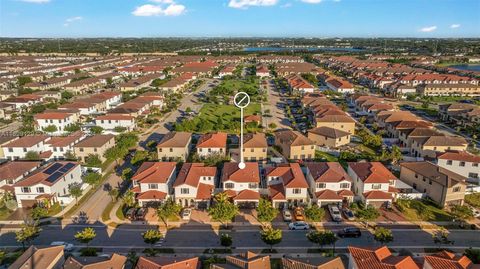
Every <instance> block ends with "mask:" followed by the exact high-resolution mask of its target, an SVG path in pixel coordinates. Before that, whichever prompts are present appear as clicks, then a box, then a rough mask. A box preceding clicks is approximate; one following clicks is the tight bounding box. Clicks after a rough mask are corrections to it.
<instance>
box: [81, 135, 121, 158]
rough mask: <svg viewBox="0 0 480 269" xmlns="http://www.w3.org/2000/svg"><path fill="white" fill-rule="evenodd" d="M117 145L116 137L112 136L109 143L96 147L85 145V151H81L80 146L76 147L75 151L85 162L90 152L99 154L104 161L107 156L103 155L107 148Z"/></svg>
mask: <svg viewBox="0 0 480 269" xmlns="http://www.w3.org/2000/svg"><path fill="white" fill-rule="evenodd" d="M113 146H115V138H114V137H112V139H110V141H108V143H105V144H104V145H103V146H101V147H98V148H94V147H83V148H82V149H83V151H81V150H80V149H81V148H80V147H74V148H73V151H74V153H75V156H76V157H77V158H80V161H82V162H85V158H86V157H88V155H89V154H94V155H95V154H97V155H98V156H99V157H100V160H101V161H102V162H104V161H105V160H106V158H105V157H104V156H103V155H104V154H105V151H107V149H109V148H111V147H113Z"/></svg>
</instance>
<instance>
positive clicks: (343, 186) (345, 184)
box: [340, 183, 350, 189]
mask: <svg viewBox="0 0 480 269" xmlns="http://www.w3.org/2000/svg"><path fill="white" fill-rule="evenodd" d="M340 189H350V184H348V183H341V184H340Z"/></svg>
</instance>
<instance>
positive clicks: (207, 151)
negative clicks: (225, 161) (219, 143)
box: [197, 148, 227, 157]
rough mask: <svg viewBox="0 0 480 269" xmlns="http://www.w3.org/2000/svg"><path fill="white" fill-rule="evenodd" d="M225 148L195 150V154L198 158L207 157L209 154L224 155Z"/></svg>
mask: <svg viewBox="0 0 480 269" xmlns="http://www.w3.org/2000/svg"><path fill="white" fill-rule="evenodd" d="M226 151H227V150H226V149H225V148H197V154H198V156H200V157H207V156H208V155H210V154H222V155H225V154H226Z"/></svg>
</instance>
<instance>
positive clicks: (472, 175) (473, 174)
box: [468, 173, 478, 178]
mask: <svg viewBox="0 0 480 269" xmlns="http://www.w3.org/2000/svg"><path fill="white" fill-rule="evenodd" d="M468 177H469V178H478V173H468Z"/></svg>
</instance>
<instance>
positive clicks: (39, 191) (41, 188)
mask: <svg viewBox="0 0 480 269" xmlns="http://www.w3.org/2000/svg"><path fill="white" fill-rule="evenodd" d="M37 192H38V193H44V192H45V189H44V188H43V187H37Z"/></svg>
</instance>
